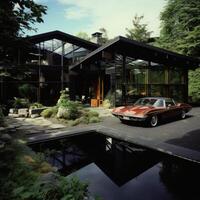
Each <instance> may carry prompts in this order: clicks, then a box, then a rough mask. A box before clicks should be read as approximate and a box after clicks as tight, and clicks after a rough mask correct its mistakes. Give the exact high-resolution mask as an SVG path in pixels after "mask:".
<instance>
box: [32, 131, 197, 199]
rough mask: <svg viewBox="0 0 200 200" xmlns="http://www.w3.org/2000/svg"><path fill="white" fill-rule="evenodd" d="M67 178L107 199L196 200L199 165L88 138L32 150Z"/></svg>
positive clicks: (131, 146) (107, 141) (49, 144)
mask: <svg viewBox="0 0 200 200" xmlns="http://www.w3.org/2000/svg"><path fill="white" fill-rule="evenodd" d="M32 148H33V149H34V150H36V151H42V152H46V159H47V160H48V161H49V162H50V163H51V164H52V165H54V166H56V167H57V168H58V169H59V171H60V173H62V174H63V175H65V176H69V177H71V176H78V177H79V178H80V179H81V180H83V181H87V182H89V191H90V192H91V193H92V194H95V195H98V196H100V197H102V199H108V200H118V199H119V200H122V199H125V200H129V199H130V200H132V199H136V200H137V199H141V200H149V199H162V200H163V199H166V200H171V199H192V200H193V199H194V200H195V199H200V192H199V191H200V190H199V189H198V184H196V183H195V181H197V183H198V182H199V180H200V179H199V178H200V170H199V166H197V165H191V164H188V163H187V162H182V161H179V160H175V159H171V158H170V159H169V158H166V157H165V156H163V155H161V154H160V153H156V152H154V151H150V150H147V149H143V148H141V147H139V146H137V145H133V144H130V143H127V142H122V141H120V140H116V139H113V138H108V137H105V136H102V135H97V134H96V135H95V134H88V135H84V136H78V137H74V138H70V139H66V140H62V141H57V142H55V141H52V142H48V143H44V144H40V145H39V146H38V145H36V146H32Z"/></svg>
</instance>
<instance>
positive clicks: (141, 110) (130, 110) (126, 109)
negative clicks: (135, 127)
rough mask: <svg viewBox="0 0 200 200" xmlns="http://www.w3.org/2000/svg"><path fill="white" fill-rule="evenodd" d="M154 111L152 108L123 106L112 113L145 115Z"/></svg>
mask: <svg viewBox="0 0 200 200" xmlns="http://www.w3.org/2000/svg"><path fill="white" fill-rule="evenodd" d="M154 109H155V108H154V107H152V106H121V107H118V108H115V109H113V111H112V112H113V113H117V114H123V115H145V114H146V113H147V112H149V111H151V110H154Z"/></svg>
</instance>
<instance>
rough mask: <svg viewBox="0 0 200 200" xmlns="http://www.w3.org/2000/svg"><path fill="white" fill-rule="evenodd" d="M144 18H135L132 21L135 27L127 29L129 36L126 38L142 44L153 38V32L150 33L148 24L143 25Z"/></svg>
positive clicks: (136, 16)
mask: <svg viewBox="0 0 200 200" xmlns="http://www.w3.org/2000/svg"><path fill="white" fill-rule="evenodd" d="M143 18H144V16H143V15H142V16H138V15H137V14H136V15H135V16H134V18H133V20H132V24H133V27H132V28H126V31H127V34H126V37H127V38H129V39H133V40H137V41H140V42H147V41H148V39H149V38H150V36H151V33H152V32H151V31H148V29H147V24H143V23H141V21H142V20H143Z"/></svg>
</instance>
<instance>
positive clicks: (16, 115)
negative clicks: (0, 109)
mask: <svg viewBox="0 0 200 200" xmlns="http://www.w3.org/2000/svg"><path fill="white" fill-rule="evenodd" d="M8 116H9V117H13V118H17V117H19V115H18V114H12V113H9V114H8Z"/></svg>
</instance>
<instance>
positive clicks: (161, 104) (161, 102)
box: [154, 99, 164, 107]
mask: <svg viewBox="0 0 200 200" xmlns="http://www.w3.org/2000/svg"><path fill="white" fill-rule="evenodd" d="M154 106H155V107H164V101H163V100H162V99H159V100H158V101H156V103H155V104H154Z"/></svg>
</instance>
